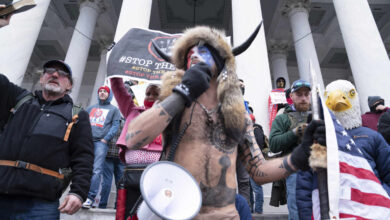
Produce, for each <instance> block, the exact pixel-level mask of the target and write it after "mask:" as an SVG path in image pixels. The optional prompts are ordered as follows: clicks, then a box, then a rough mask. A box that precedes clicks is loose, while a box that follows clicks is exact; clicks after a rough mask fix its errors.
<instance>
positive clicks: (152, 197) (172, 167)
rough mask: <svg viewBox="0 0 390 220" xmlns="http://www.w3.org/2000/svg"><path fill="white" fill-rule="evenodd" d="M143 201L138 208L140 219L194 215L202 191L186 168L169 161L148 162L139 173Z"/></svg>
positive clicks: (170, 218)
mask: <svg viewBox="0 0 390 220" xmlns="http://www.w3.org/2000/svg"><path fill="white" fill-rule="evenodd" d="M140 189H141V193H142V197H143V199H144V201H143V202H142V203H141V205H140V207H139V208H138V210H137V217H138V219H139V220H157V219H169V220H179V219H180V220H181V219H192V218H194V217H195V216H196V215H197V214H198V212H199V210H200V207H201V205H202V193H201V191H200V188H199V185H198V183H197V182H196V180H195V178H194V177H193V176H192V175H191V174H190V172H188V171H187V170H186V169H185V168H183V167H182V166H180V165H179V164H177V163H173V162H170V161H159V162H155V163H153V164H151V165H149V166H148V167H147V168H146V169H145V170H144V172H143V173H142V176H141V181H140Z"/></svg>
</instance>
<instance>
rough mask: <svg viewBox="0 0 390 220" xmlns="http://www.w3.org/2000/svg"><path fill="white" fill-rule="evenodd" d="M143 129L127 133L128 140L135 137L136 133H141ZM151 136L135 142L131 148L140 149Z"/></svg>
mask: <svg viewBox="0 0 390 220" xmlns="http://www.w3.org/2000/svg"><path fill="white" fill-rule="evenodd" d="M141 132H142V130H138V131H136V132H133V133H127V134H126V142H128V141H129V140H131V139H132V138H133V137H135V136H136V135H138V134H139V133H141ZM148 138H149V137H145V138H143V139H142V140H141V141H140V142H138V143H136V144H134V145H133V146H130V148H131V149H133V150H138V149H140V148H141V147H143V146H145V145H146V144H147V143H145V141H146V140H147V139H148Z"/></svg>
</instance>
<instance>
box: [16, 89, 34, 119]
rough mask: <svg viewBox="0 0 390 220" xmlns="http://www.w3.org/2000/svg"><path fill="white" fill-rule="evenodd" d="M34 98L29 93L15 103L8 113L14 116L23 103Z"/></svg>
mask: <svg viewBox="0 0 390 220" xmlns="http://www.w3.org/2000/svg"><path fill="white" fill-rule="evenodd" d="M32 98H34V95H33V94H32V93H29V94H27V95H25V96H24V97H23V98H21V99H20V100H19V101H18V102H17V103H16V105H15V106H14V107H13V108H11V110H10V112H11V113H12V114H15V112H16V111H17V110H18V109H19V108H20V106H22V105H23V104H24V103H25V102H27V101H28V100H30V99H32Z"/></svg>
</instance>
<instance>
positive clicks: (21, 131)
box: [0, 74, 93, 201]
mask: <svg viewBox="0 0 390 220" xmlns="http://www.w3.org/2000/svg"><path fill="white" fill-rule="evenodd" d="M0 93H1V96H0V121H2V122H4V121H7V120H8V118H9V116H10V110H11V108H13V107H15V105H16V103H17V102H18V101H19V100H20V99H21V98H22V97H24V96H25V95H27V94H28V93H29V92H27V91H26V90H25V89H22V88H20V87H18V86H16V85H14V84H13V83H11V82H9V80H8V79H7V78H6V77H5V76H4V75H1V74H0ZM72 107H73V102H72V99H71V98H70V96H68V95H65V96H64V97H62V98H59V99H57V100H55V101H46V100H45V99H43V97H42V92H41V91H37V92H35V96H34V98H33V99H30V100H28V101H26V102H25V103H24V104H23V105H21V106H20V107H19V108H18V110H17V111H16V113H15V114H14V115H13V117H12V119H11V120H10V122H8V123H7V124H6V125H5V127H4V130H3V132H2V133H1V135H0V160H11V161H16V160H20V161H24V162H28V163H31V164H35V165H38V166H40V167H43V168H46V169H50V170H53V171H56V172H58V171H59V169H60V168H68V167H70V168H71V169H72V184H71V185H70V192H69V193H71V194H76V195H77V196H78V197H80V199H82V200H85V199H86V197H87V193H88V191H89V186H90V180H91V174H92V164H93V143H92V134H91V126H90V124H89V119H88V113H87V112H86V111H84V110H82V111H80V112H79V113H78V117H79V119H78V122H77V123H75V124H74V125H73V127H72V129H71V133H70V136H69V140H68V141H64V136H65V133H66V129H67V125H68V123H70V122H71V121H72ZM0 176H1V178H0V194H7V195H23V196H32V197H38V198H42V199H47V200H51V201H55V200H58V199H59V198H60V196H61V194H62V188H63V185H62V183H61V181H59V179H57V178H56V177H53V176H49V175H46V174H41V173H38V172H35V171H31V170H28V169H24V168H16V167H11V166H0Z"/></svg>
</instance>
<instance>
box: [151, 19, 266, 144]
mask: <svg viewBox="0 0 390 220" xmlns="http://www.w3.org/2000/svg"><path fill="white" fill-rule="evenodd" d="M261 24H262V22H261V23H260V24H259V25H258V27H257V28H256V30H255V31H254V33H253V34H252V35H251V36H250V37H249V38H248V40H247V41H245V42H244V43H243V44H242V45H240V46H238V47H236V48H234V49H232V48H231V47H230V45H229V44H228V43H227V42H226V41H225V38H226V36H225V34H224V33H223V32H222V31H219V30H217V29H214V28H210V27H206V26H198V27H195V28H190V29H187V30H186V31H185V32H184V34H183V35H182V36H181V37H180V38H179V39H178V40H177V41H176V42H175V44H174V45H173V49H172V56H168V55H167V54H165V53H164V52H163V51H161V50H160V48H159V47H158V46H157V45H156V44H155V43H154V42H153V46H154V48H155V49H156V51H157V52H158V53H159V54H160V56H161V57H162V58H163V59H165V60H166V61H167V62H170V63H173V64H174V65H175V66H176V71H174V72H168V73H165V74H164V75H163V77H162V87H161V93H160V100H163V99H165V98H166V97H168V96H169V95H170V94H171V93H172V89H173V88H174V87H175V86H176V85H177V84H179V83H180V82H181V79H182V77H183V75H184V73H185V70H186V68H187V67H186V63H187V60H186V59H187V58H186V56H187V53H188V52H189V50H190V49H191V48H192V47H194V46H196V45H198V44H199V43H200V42H202V43H203V44H205V45H206V46H207V47H208V48H210V49H211V52H212V54H213V58H214V60H216V57H215V56H217V57H218V59H220V60H221V61H222V68H218V64H217V63H218V62H216V64H217V69H218V71H219V72H218V74H219V75H218V78H217V82H218V90H217V97H218V101H219V103H220V108H221V109H220V111H221V113H222V116H223V122H224V125H225V131H226V132H227V134H228V135H229V136H230V137H233V138H234V139H235V140H237V141H239V140H240V137H241V135H242V132H243V131H244V129H245V106H244V99H243V97H242V93H241V89H240V86H239V81H238V77H237V74H236V63H235V58H234V56H236V55H239V54H240V53H242V52H244V51H245V50H246V49H247V48H248V47H249V46H250V44H251V43H252V41H253V40H254V38H255V37H256V35H257V33H258V31H259V29H260V27H261Z"/></svg>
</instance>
